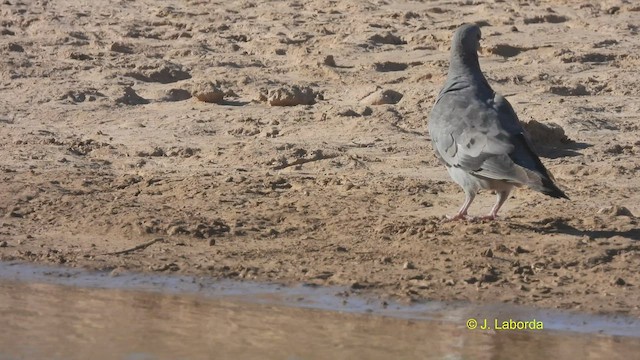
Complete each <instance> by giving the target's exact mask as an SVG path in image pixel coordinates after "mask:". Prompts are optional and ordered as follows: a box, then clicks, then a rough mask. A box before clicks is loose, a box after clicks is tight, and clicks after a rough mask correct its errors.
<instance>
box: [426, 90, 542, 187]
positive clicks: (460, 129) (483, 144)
mask: <svg viewBox="0 0 640 360" xmlns="http://www.w3.org/2000/svg"><path fill="white" fill-rule="evenodd" d="M484 98H485V99H486V102H485V101H483V97H481V96H480V97H478V96H477V94H475V93H473V89H471V88H468V89H462V90H460V89H456V91H452V92H448V93H444V91H443V93H441V95H440V97H439V98H438V101H437V103H436V105H435V106H434V109H433V111H432V114H431V120H430V122H429V131H430V133H431V137H432V140H433V142H434V145H435V146H434V148H435V149H436V153H437V155H438V157H439V158H440V160H441V161H442V162H444V163H445V164H446V165H448V166H455V167H459V168H461V169H463V170H465V171H468V172H469V173H471V174H474V175H477V176H481V177H486V178H489V179H496V180H504V181H508V182H512V183H515V184H527V185H529V186H532V187H540V186H542V180H541V175H542V176H544V175H546V173H547V172H546V169H544V167H542V169H540V167H539V166H538V165H542V164H541V163H540V160H539V159H538V158H537V156H535V153H533V151H531V149H530V144H528V143H527V140H526V136H523V134H524V129H523V128H522V125H521V124H520V122H519V121H518V117H517V116H516V114H515V112H514V111H513V108H512V107H511V105H510V104H509V102H508V101H507V100H506V99H505V98H504V97H502V96H501V95H499V94H493V93H492V94H491V96H485V97H484ZM522 139H524V142H523V140H522ZM532 155H533V157H532ZM539 172H541V173H540V174H538V173H539Z"/></svg>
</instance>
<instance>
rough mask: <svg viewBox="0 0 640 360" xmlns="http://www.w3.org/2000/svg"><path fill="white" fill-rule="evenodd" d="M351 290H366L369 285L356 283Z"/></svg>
mask: <svg viewBox="0 0 640 360" xmlns="http://www.w3.org/2000/svg"><path fill="white" fill-rule="evenodd" d="M351 288H352V289H353V290H360V289H366V288H367V285H365V284H361V283H359V282H354V283H353V284H351Z"/></svg>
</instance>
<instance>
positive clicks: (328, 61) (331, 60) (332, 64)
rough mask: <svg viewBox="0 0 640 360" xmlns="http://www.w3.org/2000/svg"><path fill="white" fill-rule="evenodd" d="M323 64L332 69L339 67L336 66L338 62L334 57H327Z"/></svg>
mask: <svg viewBox="0 0 640 360" xmlns="http://www.w3.org/2000/svg"><path fill="white" fill-rule="evenodd" d="M322 63H323V64H325V65H327V66H330V67H336V66H338V65H336V60H335V59H334V58H333V55H327V56H326V57H325V58H324V60H323V61H322Z"/></svg>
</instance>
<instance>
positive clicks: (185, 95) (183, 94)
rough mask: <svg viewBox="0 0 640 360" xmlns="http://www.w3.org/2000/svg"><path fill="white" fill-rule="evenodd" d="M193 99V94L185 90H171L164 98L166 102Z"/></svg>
mask: <svg viewBox="0 0 640 360" xmlns="http://www.w3.org/2000/svg"><path fill="white" fill-rule="evenodd" d="M190 98H191V93H190V92H189V91H187V90H184V89H169V90H168V91H167V93H166V94H165V96H164V97H163V98H162V100H164V101H171V102H173V101H183V100H187V99H190Z"/></svg>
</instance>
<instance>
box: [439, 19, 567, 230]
mask: <svg viewBox="0 0 640 360" xmlns="http://www.w3.org/2000/svg"><path fill="white" fill-rule="evenodd" d="M481 37H482V34H481V31H480V27H479V26H477V25H476V24H465V25H462V26H460V27H459V28H458V29H457V30H456V31H455V33H454V34H453V37H452V40H451V58H450V63H449V73H448V75H447V79H446V82H445V84H444V87H443V88H442V90H441V91H440V93H439V94H438V98H437V99H436V102H435V104H434V106H433V109H432V111H431V114H430V116H429V124H428V128H429V134H430V136H431V142H432V145H433V149H434V151H435V154H436V157H437V158H438V159H439V160H440V162H441V163H443V164H444V165H445V166H446V168H447V171H448V172H449V175H450V176H451V178H452V179H453V180H454V181H455V182H456V183H457V184H458V185H460V186H461V187H462V189H463V190H464V193H465V201H464V203H463V205H462V207H461V208H460V210H459V211H458V213H457V214H456V215H455V216H449V217H448V219H449V220H460V219H470V218H471V217H470V216H468V214H467V211H468V209H469V206H470V205H471V203H472V202H473V199H474V198H475V196H476V194H477V192H478V191H479V190H482V189H484V190H492V191H494V192H495V193H496V194H497V201H496V204H495V205H494V206H493V208H492V209H491V212H490V213H489V215H487V216H484V217H482V218H483V219H491V220H493V219H495V218H496V217H497V215H498V210H500V207H501V206H502V205H503V204H504V202H505V201H506V200H507V198H508V197H509V193H510V192H511V190H513V188H514V187H520V186H527V187H529V188H531V189H533V190H536V191H538V192H541V193H543V194H545V195H548V196H551V197H554V198H564V199H569V197H568V196H567V195H566V194H565V193H564V192H563V191H562V190H561V189H560V188H558V186H556V184H555V183H554V178H553V175H551V173H550V172H549V170H547V168H545V167H544V165H543V164H542V162H541V161H540V158H539V157H538V155H537V154H536V152H535V151H534V148H533V146H532V144H531V142H530V140H529V136H528V134H527V133H526V131H525V130H524V128H523V127H522V124H521V123H520V121H519V120H518V116H517V115H516V113H515V111H514V110H513V108H512V107H511V104H509V102H508V101H507V99H505V98H504V97H503V96H502V95H500V94H498V93H496V92H495V91H493V89H492V88H491V86H489V83H488V82H487V79H486V78H485V77H484V75H483V74H482V71H481V70H480V64H479V62H478V51H479V49H480V40H481Z"/></svg>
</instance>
